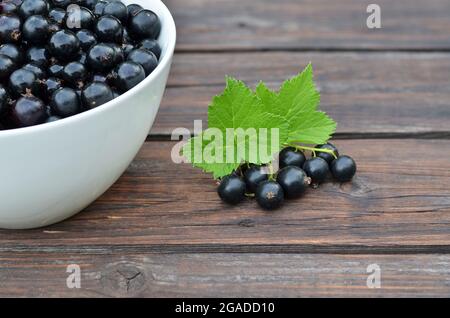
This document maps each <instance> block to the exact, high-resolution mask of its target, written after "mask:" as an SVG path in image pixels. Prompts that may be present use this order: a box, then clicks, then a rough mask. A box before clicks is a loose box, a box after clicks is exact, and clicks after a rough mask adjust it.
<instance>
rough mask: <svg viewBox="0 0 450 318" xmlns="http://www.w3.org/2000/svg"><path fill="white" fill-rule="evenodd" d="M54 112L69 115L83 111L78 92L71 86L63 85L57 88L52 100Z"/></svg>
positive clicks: (51, 105) (63, 115)
mask: <svg viewBox="0 0 450 318" xmlns="http://www.w3.org/2000/svg"><path fill="white" fill-rule="evenodd" d="M50 107H51V110H52V114H55V115H58V116H60V117H63V118H64V117H69V116H73V115H76V114H78V113H79V112H80V111H81V105H80V100H79V98H78V94H77V93H76V92H75V91H74V90H73V89H71V88H68V87H63V88H60V89H58V90H56V91H55V92H54V93H53V96H52V98H51V101H50Z"/></svg>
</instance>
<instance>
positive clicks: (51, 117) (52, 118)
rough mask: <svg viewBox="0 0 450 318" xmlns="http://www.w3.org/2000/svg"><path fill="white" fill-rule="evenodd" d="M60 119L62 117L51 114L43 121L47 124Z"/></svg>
mask: <svg viewBox="0 0 450 318" xmlns="http://www.w3.org/2000/svg"><path fill="white" fill-rule="evenodd" d="M61 119H62V118H61V117H59V116H55V115H52V116H50V117H48V118H47V120H46V121H45V123H46V124H48V123H52V122H54V121H58V120H61Z"/></svg>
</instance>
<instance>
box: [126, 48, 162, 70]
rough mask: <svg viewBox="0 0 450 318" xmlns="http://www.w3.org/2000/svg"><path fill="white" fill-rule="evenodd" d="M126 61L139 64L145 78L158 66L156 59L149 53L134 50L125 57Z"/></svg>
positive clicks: (143, 50) (142, 50)
mask: <svg viewBox="0 0 450 318" xmlns="http://www.w3.org/2000/svg"><path fill="white" fill-rule="evenodd" d="M127 59H128V61H131V62H134V63H137V64H140V65H141V66H142V67H143V68H144V71H145V76H148V75H150V74H151V73H152V72H153V71H154V70H155V68H156V67H157V66H158V58H157V57H156V56H155V54H153V53H152V52H151V51H148V50H145V49H136V50H133V51H131V52H130V53H129V54H128V57H127Z"/></svg>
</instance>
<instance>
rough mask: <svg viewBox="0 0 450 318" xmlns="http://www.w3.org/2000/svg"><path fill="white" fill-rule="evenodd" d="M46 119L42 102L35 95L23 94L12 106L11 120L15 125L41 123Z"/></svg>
mask: <svg viewBox="0 0 450 318" xmlns="http://www.w3.org/2000/svg"><path fill="white" fill-rule="evenodd" d="M46 119H47V111H46V108H45V105H44V103H43V102H42V101H41V100H40V99H39V98H36V97H33V96H24V97H21V98H19V99H18V100H17V101H16V102H15V103H14V104H13V106H12V110H11V120H12V121H13V123H14V124H15V125H16V126H17V127H28V126H34V125H38V124H42V123H43V122H44V121H45V120H46Z"/></svg>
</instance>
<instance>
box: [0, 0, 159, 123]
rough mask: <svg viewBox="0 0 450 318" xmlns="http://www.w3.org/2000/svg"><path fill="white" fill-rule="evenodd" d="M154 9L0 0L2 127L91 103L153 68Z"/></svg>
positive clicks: (106, 2) (92, 1) (104, 2)
mask: <svg viewBox="0 0 450 318" xmlns="http://www.w3.org/2000/svg"><path fill="white" fill-rule="evenodd" d="M160 31H161V22H160V20H159V18H158V16H157V15H156V14H155V13H154V12H152V11H150V10H145V9H143V8H142V7H141V6H139V5H137V4H131V5H128V6H126V5H125V4H123V3H122V2H120V1H117V0H116V1H113V0H1V2H0V44H1V46H0V130H2V129H14V128H20V127H27V126H33V125H38V124H43V123H47V122H52V121H56V120H59V119H61V118H65V117H69V116H73V115H76V114H78V113H81V112H83V111H86V110H89V109H93V108H95V107H98V106H100V105H102V104H105V103H107V102H109V101H111V100H112V99H114V98H116V97H118V96H119V95H121V94H123V93H125V92H126V91H128V90H129V89H131V88H133V87H134V86H136V85H137V84H139V83H140V82H141V81H142V80H144V79H145V77H146V76H148V75H149V74H150V73H152V71H153V70H154V69H155V68H156V67H157V65H158V61H159V58H160V55H161V48H160V46H159V44H158V42H157V38H158V36H159V34H160Z"/></svg>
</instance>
